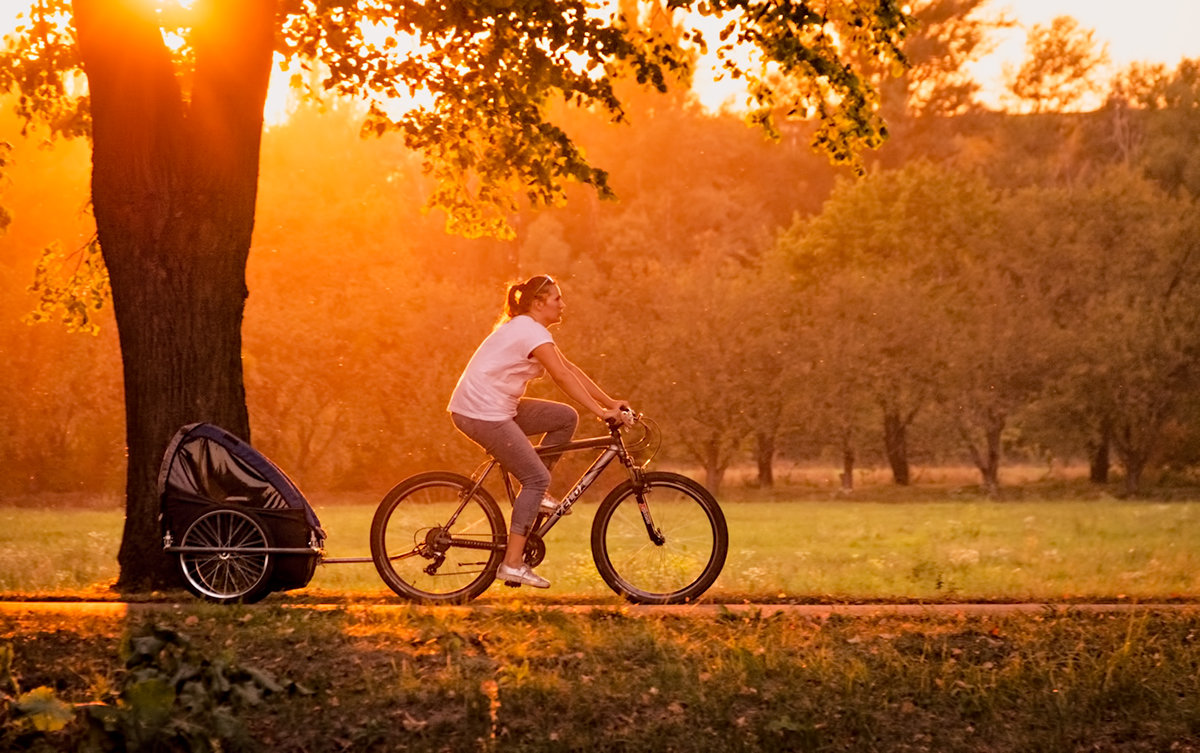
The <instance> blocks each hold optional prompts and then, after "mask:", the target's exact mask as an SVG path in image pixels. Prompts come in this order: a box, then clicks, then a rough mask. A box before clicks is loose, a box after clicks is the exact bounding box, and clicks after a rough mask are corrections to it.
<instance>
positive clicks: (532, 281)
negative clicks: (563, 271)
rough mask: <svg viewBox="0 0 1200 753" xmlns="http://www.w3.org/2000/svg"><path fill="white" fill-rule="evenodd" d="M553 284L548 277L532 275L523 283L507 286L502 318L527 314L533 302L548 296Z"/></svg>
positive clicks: (551, 279) (552, 279)
mask: <svg viewBox="0 0 1200 753" xmlns="http://www.w3.org/2000/svg"><path fill="white" fill-rule="evenodd" d="M554 284H556V283H555V282H554V278H553V277H551V276H550V275H534V276H533V277H530V278H529V279H528V280H526V281H525V282H518V283H513V284H511V285H509V286H508V295H507V296H506V297H505V301H504V318H505V319H512V318H513V317H516V316H520V315H521V314H527V313H529V309H531V308H533V304H534V302H535V301H537V300H538V299H540V298H545V297H546V296H547V295H549V294H550V286H551V285H554Z"/></svg>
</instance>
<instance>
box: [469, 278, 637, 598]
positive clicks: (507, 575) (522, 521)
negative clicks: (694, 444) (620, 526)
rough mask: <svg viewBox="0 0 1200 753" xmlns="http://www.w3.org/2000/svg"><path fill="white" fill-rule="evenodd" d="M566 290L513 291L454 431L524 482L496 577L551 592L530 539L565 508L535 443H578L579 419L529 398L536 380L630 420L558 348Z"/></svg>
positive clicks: (480, 354) (477, 359) (610, 416)
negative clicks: (528, 554)
mask: <svg viewBox="0 0 1200 753" xmlns="http://www.w3.org/2000/svg"><path fill="white" fill-rule="evenodd" d="M563 309H564V305H563V299H562V291H560V290H559V288H558V284H557V283H555V282H554V280H553V279H552V278H551V277H550V276H549V275H535V276H534V277H531V278H529V279H528V280H527V281H525V282H524V283H520V284H514V285H510V286H509V288H508V299H507V304H506V306H505V308H504V316H503V318H502V320H501V323H500V324H499V325H497V327H496V328H495V329H494V330H493V331H492V334H490V335H488V337H487V338H486V339H485V340H484V341H483V343H482V344H480V346H479V348H478V349H477V350H476V351H475V354H474V355H473V356H471V360H470V362H469V363H467V368H466V369H465V370H464V371H463V373H462V375H461V376H460V377H459V378H458V384H457V385H455V387H454V394H453V395H451V396H450V405H449V406H448V410H449V411H450V417H451V419H452V420H453V421H454V425H455V426H456V427H458V430H459V431H461V432H462V433H463V434H466V435H467V436H468V437H469V438H470V439H471V440H472V441H474V442H475V443H476V444H478V445H479V446H481V447H482V448H483V449H484V450H485V451H487V452H488V453H489V454H490V455H491V456H492V457H494V458H496V460H499V461H500V464H501V465H502V466H503V467H504V469H505V470H506V471H508V472H509V473H511V474H512V475H513V476H515V477H516V479H517V481H519V482H520V484H521V492H520V494H518V495H517V499H516V502H515V503H514V504H513V513H512V524H511V525H510V526H509V534H508V544H507V547H506V549H505V552H504V561H503V562H502V563H501V564H500V567H499V568H498V569H497V570H496V577H497V578H499V579H500V580H502V581H504V582H506V583H513V584H517V585H520V584H525V585H529V586H534V587H535V588H549V587H550V581H548V580H546V579H545V578H543V577H541V576H540V575H538V574H537V573H535V572H533V569H532V568H530V567H529V565H527V564H526V563H525V541H526V539H527V538H528V536H529V532H530V531H531V530H532V528H533V522H534V520H535V519H536V518H537V514H538V508H539V506H543V508H544V509H545V510H546V511H547V512H552V511H553V510H554V509H555V508H556V507H557V506H558V503H557V502H555V501H553V500H552V499H550V498H549V497H547V496H546V490H547V489H549V487H550V469H551V468H552V467H553V465H554V459H552V458H542V457H541V456H539V455H538V454H537V451H536V450H534V448H533V444H532V443H531V442H530V440H529V437H530V436H532V435H535V434H544V435H545V436H544V437H543V438H542V443H543V444H546V445H554V444H562V443H563V442H567V441H570V439H571V437H572V435H574V433H575V427H576V425H578V423H579V414H578V413H577V412H576V411H575V409H574V408H572V407H571V406H569V405H564V404H562V403H556V402H552V401H549V400H534V399H532V398H527V397H524V394H525V388H526V386H527V385H528V384H529V382H530V381H531V380H533V379H536V378H538V377H540V376H542V375H543V374H549V375H550V378H551V379H553V380H554V382H555V383H556V384H557V385H558V386H559V388H560V389H561V390H562V391H563V392H565V393H566V394H567V396H568V397H570V398H572V399H574V400H575V401H577V402H578V403H580V404H581V405H583V406H584V407H585V408H587V409H588V410H590V411H591V412H592V413H594V414H596V416H597V417H598V418H600V419H602V420H606V421H625V420H627V419H626V415H627V413H625V412H622V408H625V409H626V411H628V406H627V405H626V403H624V402H623V401H621V400H614V399H613V398H611V397H609V396H608V395H607V394H605V392H604V390H602V389H600V387H599V386H597V384H596V383H595V382H594V381H592V379H591V378H590V377H589V376H588V375H587V374H585V373H583V370H582V369H580V368H579V367H578V366H576V365H575V364H573V363H571V362H570V361H568V360H567V359H566V357H565V356H563V354H562V352H561V351H559V349H558V346H556V345H555V344H554V338H553V337H552V336H551V335H550V330H549V329H548V328H549V327H550V326H551V325H554V324H558V323H559V322H560V321H562V314H563Z"/></svg>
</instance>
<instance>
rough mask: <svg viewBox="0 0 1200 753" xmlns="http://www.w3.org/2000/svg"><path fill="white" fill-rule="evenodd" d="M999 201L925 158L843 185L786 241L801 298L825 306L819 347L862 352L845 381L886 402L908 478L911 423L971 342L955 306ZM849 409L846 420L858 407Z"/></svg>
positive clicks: (887, 442)
mask: <svg viewBox="0 0 1200 753" xmlns="http://www.w3.org/2000/svg"><path fill="white" fill-rule="evenodd" d="M993 201H994V198H993V197H992V195H991V194H990V192H989V191H988V189H987V187H986V186H985V185H984V184H983V183H982V181H980V180H979V179H976V178H973V177H971V176H969V175H963V174H960V173H956V172H953V171H951V170H949V169H947V168H944V167H938V166H935V165H931V164H929V163H923V162H916V163H913V164H910V165H908V166H906V167H905V168H903V169H901V170H891V171H885V170H880V171H878V172H874V173H872V174H870V175H868V176H867V177H866V178H864V179H862V180H858V181H845V182H843V183H840V184H839V186H838V187H837V189H836V190H835V191H834V193H833V195H832V196H831V197H830V199H829V201H828V202H826V204H825V207H824V209H823V210H822V212H821V213H820V214H819V215H818V216H816V217H814V218H812V219H811V220H810V221H805V222H801V223H798V224H797V225H796V226H794V227H793V228H792V229H791V230H790V231H789V232H788V233H787V234H785V235H784V236H782V237H781V240H780V243H781V246H782V251H783V253H785V254H787V255H789V256H790V257H791V263H792V266H793V269H794V270H795V274H796V278H795V279H796V281H797V283H798V285H799V288H798V289H797V291H796V294H797V295H798V296H800V297H806V298H808V297H811V298H813V299H814V300H815V301H824V303H822V305H821V306H820V307H819V309H818V311H823V312H824V315H822V316H820V317H814V321H813V324H812V326H813V327H814V329H815V330H816V331H817V332H819V333H820V336H819V337H818V338H816V342H817V343H818V345H819V347H824V348H828V349H831V355H830V359H831V360H834V361H841V360H844V359H845V358H847V357H849V355H850V353H851V351H850V350H848V348H853V353H854V354H855V355H854V363H853V364H849V363H847V364H846V365H845V366H843V367H842V368H841V369H839V370H837V372H835V375H834V376H835V378H837V379H842V380H843V383H842V384H841V385H839V389H844V388H845V387H846V386H847V385H851V384H856V385H860V386H861V389H862V390H864V391H865V394H864V395H863V396H860V397H859V398H858V399H860V400H861V399H862V398H863V397H865V398H866V399H867V400H869V402H870V403H871V404H873V405H875V406H876V410H877V411H878V413H876V415H877V416H878V418H877V419H876V420H877V421H878V423H876V426H878V427H880V428H881V429H882V433H881V435H877V436H881V439H882V444H883V447H884V452H885V455H886V457H887V458H888V461H889V464H890V465H891V467H892V475H893V479H894V480H895V481H896V483H898V484H906V483H908V481H909V478H910V468H909V459H908V452H907V448H908V436H907V433H908V427H909V426H910V425H911V424H912V422H913V421H914V420H915V419H916V417H917V415H918V414H919V413H920V411H921V410H922V409H923V408H924V407H926V406H927V405H929V404H930V401H931V400H932V399H933V398H934V396H935V394H936V393H937V391H938V390H939V389H940V388H941V385H942V380H943V379H944V377H945V372H944V367H945V365H946V363H947V361H948V359H950V358H951V356H950V355H949V354H948V353H947V352H946V349H947V348H951V347H953V348H955V349H956V350H957V349H958V348H959V347H960V346H959V345H958V344H957V342H958V334H957V333H956V332H955V331H954V330H953V329H951V328H950V327H949V324H948V320H947V310H946V307H947V306H949V305H950V304H951V303H952V301H953V297H954V296H956V295H958V294H959V292H960V288H962V286H964V285H965V284H966V281H965V279H964V278H962V277H961V276H960V275H961V273H962V270H963V267H964V264H965V263H966V260H968V259H969V258H970V257H971V256H972V255H973V254H977V253H981V252H982V249H980V248H977V246H978V245H979V242H980V241H979V239H980V238H981V237H983V238H984V239H985V240H986V233H988V232H989V229H990V228H991V227H992V226H994V219H993V218H992V216H991V215H992V210H991V204H992V203H993ZM827 296H833V297H834V298H831V299H830V300H825V299H826V297H827ZM962 347H965V346H962ZM835 354H836V355H835ZM843 372H845V373H844V374H843ZM848 408H849V404H847V405H846V406H843V410H842V411H841V413H840V415H841V416H842V417H843V418H844V417H848V416H852V415H856V414H857V411H851V410H848ZM843 433H844V430H843ZM872 433H874V432H872Z"/></svg>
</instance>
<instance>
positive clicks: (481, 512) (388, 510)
mask: <svg viewBox="0 0 1200 753" xmlns="http://www.w3.org/2000/svg"><path fill="white" fill-rule="evenodd" d="M472 486H474V484H473V483H472V482H471V480H470V479H469V478H467V477H466V476H460V475H459V474H457V473H441V472H434V473H420V474H417V475H416V476H412V477H411V478H408V479H406V480H404V481H402V482H400V483H399V484H398V485H397V486H396V487H395V488H393V489H392V490H391V491H390V492H388V494H387V496H386V497H384V498H383V501H382V502H380V503H379V507H378V508H377V509H376V510H375V518H374V520H373V521H372V522H371V559H372V560H374V562H375V569H376V570H378V571H379V576H380V577H381V578H383V582H384V583H386V584H387V585H388V587H389V588H391V589H392V590H393V591H395V592H396V593H397V594H399V595H400V596H402V597H404V598H406V599H410V600H412V601H417V602H420V603H424V604H461V603H463V602H467V601H470V600H471V599H473V598H475V597H476V596H478V595H479V594H481V593H483V592H484V591H486V590H487V588H488V586H490V585H491V584H492V581H493V580H495V577H496V566H497V565H499V564H500V560H501V559H502V558H503V556H504V545H505V542H506V541H507V538H508V536H507V533H506V530H505V526H504V516H503V515H502V514H501V512H500V508H499V506H497V505H496V502H495V500H493V499H492V497H491V495H490V494H488V493H487V491H485V490H484V489H478V490H476V491H475V493H474V494H473V495H471V496H470V498H468V497H467V495H468V493H470V491H471V487H472Z"/></svg>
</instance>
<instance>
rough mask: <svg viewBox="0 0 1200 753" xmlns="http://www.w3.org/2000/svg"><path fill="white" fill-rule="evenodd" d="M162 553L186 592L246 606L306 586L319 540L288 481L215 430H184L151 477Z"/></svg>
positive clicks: (316, 525) (321, 535)
mask: <svg viewBox="0 0 1200 753" xmlns="http://www.w3.org/2000/svg"><path fill="white" fill-rule="evenodd" d="M158 495H159V502H160V505H161V512H160V516H159V519H160V522H161V526H162V536H163V548H164V550H165V551H166V552H167V553H169V554H171V555H176V556H178V559H179V565H180V568H181V570H182V573H183V577H184V581H185V584H186V586H187V588H188V590H189V591H191V592H192V593H194V594H196V595H197V596H200V597H202V598H205V599H208V600H210V601H216V602H221V603H226V602H235V601H241V602H252V601H258V600H259V599H261V598H263V597H264V596H266V595H267V594H268V593H270V592H272V591H286V590H289V589H293V588H301V587H303V586H305V585H307V584H308V582H309V581H310V580H311V579H312V576H313V572H314V571H315V570H316V566H317V561H318V559H319V558H320V557H321V554H322V550H323V547H324V543H325V532H324V530H322V529H321V523H320V521H319V520H318V519H317V515H316V513H315V512H313V509H312V507H311V506H310V505H309V504H308V500H306V499H305V498H304V495H303V494H302V493H301V492H300V490H299V489H298V488H297V487H296V485H295V484H294V483H293V482H292V480H291V479H289V478H288V477H287V475H286V474H285V473H284V472H283V471H281V470H280V469H279V467H278V466H276V465H275V464H274V463H272V462H271V461H270V460H268V459H267V458H266V457H265V456H264V455H262V454H261V453H259V452H258V451H257V450H255V449H254V448H253V447H251V446H250V445H249V444H247V443H246V442H244V441H242V440H241V439H239V438H238V437H235V436H234V435H232V434H230V433H229V432H227V431H225V430H224V429H221V428H220V427H217V426H214V425H212V424H206V423H197V424H190V425H188V426H184V427H183V428H182V429H180V430H179V431H178V432H177V433H176V434H175V436H174V437H173V438H172V439H171V441H170V443H169V444H168V445H167V451H166V453H165V454H164V456H163V462H162V467H161V469H160V471H159V474H158Z"/></svg>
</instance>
